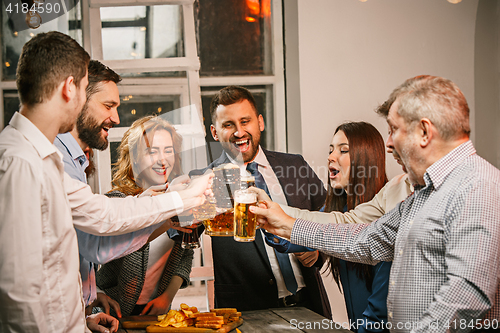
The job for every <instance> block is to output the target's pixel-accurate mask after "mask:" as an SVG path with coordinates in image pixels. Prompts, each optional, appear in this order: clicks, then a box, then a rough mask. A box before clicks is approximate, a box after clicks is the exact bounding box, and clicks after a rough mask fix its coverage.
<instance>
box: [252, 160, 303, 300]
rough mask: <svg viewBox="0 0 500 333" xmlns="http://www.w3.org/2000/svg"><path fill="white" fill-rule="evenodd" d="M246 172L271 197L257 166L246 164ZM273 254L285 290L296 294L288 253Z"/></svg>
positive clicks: (254, 163)
mask: <svg viewBox="0 0 500 333" xmlns="http://www.w3.org/2000/svg"><path fill="white" fill-rule="evenodd" d="M247 171H248V172H250V174H251V175H252V176H253V177H254V178H255V186H256V187H258V188H260V189H263V190H264V191H266V193H267V195H269V197H271V195H270V194H269V189H268V188H267V184H266V181H265V180H264V177H262V174H261V173H260V171H259V168H258V164H257V163H256V162H251V163H248V164H247ZM260 230H262V232H264V233H266V234H269V233H268V232H266V231H264V230H263V229H260ZM271 235H272V234H271ZM274 253H275V254H276V258H277V259H278V264H279V266H280V270H281V274H283V279H284V280H285V285H286V289H287V290H288V291H289V292H291V293H292V294H295V293H297V288H298V285H297V280H295V275H294V274H293V269H292V264H291V263H290V257H289V256H288V253H280V252H278V251H276V249H274Z"/></svg>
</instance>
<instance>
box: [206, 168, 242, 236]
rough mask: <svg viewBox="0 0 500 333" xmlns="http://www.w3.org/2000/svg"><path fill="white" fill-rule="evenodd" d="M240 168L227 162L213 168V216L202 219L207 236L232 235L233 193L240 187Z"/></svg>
mask: <svg viewBox="0 0 500 333" xmlns="http://www.w3.org/2000/svg"><path fill="white" fill-rule="evenodd" d="M240 181H241V176H240V168H239V167H238V166H237V165H234V164H231V163H227V164H221V165H219V166H218V167H216V168H214V180H213V185H212V190H213V192H214V198H215V200H216V204H215V213H216V215H215V217H213V218H210V219H204V220H203V224H204V225H205V233H206V234H207V235H209V236H233V235H234V230H233V227H234V221H233V209H234V208H233V207H234V193H235V191H236V190H239V189H240Z"/></svg>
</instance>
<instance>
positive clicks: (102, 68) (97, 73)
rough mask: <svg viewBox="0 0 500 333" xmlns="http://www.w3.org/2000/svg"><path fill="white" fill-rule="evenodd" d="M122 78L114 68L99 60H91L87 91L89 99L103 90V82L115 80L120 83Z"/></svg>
mask: <svg viewBox="0 0 500 333" xmlns="http://www.w3.org/2000/svg"><path fill="white" fill-rule="evenodd" d="M121 80H122V78H121V77H120V75H118V74H117V73H116V72H115V71H114V70H112V69H111V68H109V67H108V66H106V65H104V64H102V63H101V62H99V61H97V60H90V63H89V85H88V86H87V90H86V91H85V92H86V94H87V101H88V100H89V98H90V97H92V95H94V94H95V93H96V92H98V91H100V90H101V85H99V83H101V82H114V83H116V84H118V83H119V82H120V81H121Z"/></svg>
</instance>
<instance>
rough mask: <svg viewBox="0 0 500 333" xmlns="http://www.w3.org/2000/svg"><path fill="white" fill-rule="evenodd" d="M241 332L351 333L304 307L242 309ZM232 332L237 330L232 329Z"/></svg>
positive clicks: (134, 332) (122, 332)
mask: <svg viewBox="0 0 500 333" xmlns="http://www.w3.org/2000/svg"><path fill="white" fill-rule="evenodd" d="M241 318H243V325H241V326H240V327H238V329H239V330H240V331H241V333H273V332H277V333H287V332H293V333H300V332H306V333H325V332H334V333H351V331H349V330H347V329H344V328H341V326H340V325H339V324H337V325H335V323H334V322H332V321H330V320H329V319H327V318H325V317H323V316H320V315H319V314H317V313H315V312H313V311H311V310H309V309H306V308H302V307H296V308H295V307H294V308H278V309H269V310H256V311H242V315H241ZM118 332H120V333H145V332H146V331H145V330H131V329H128V330H125V329H119V330H118ZM231 332H236V330H232V331H231Z"/></svg>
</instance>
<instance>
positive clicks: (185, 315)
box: [155, 303, 241, 329]
mask: <svg viewBox="0 0 500 333" xmlns="http://www.w3.org/2000/svg"><path fill="white" fill-rule="evenodd" d="M180 307H181V309H180V310H170V311H168V313H167V314H164V315H160V316H158V321H159V323H157V324H156V325H155V326H160V327H169V326H170V327H176V328H180V327H198V328H210V329H219V328H221V327H222V326H223V325H226V324H228V323H232V322H235V321H238V320H239V319H240V317H241V312H238V311H237V310H236V309H235V308H221V309H211V310H210V312H198V309H197V308H196V307H189V306H188V305H186V304H184V303H183V304H181V306H180Z"/></svg>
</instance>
